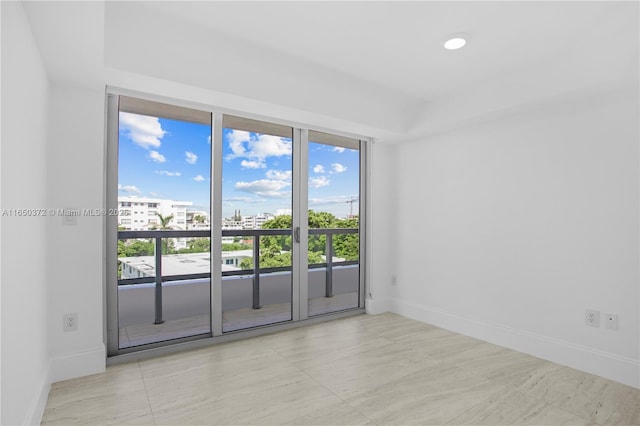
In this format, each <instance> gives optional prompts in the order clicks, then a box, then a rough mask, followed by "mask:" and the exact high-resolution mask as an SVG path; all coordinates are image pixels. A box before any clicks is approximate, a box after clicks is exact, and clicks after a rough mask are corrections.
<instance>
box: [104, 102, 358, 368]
mask: <svg viewBox="0 0 640 426" xmlns="http://www.w3.org/2000/svg"><path fill="white" fill-rule="evenodd" d="M108 106H109V120H108V127H109V129H108V162H109V168H108V170H109V173H108V182H109V183H108V190H107V205H108V206H109V208H110V211H111V210H112V211H113V212H114V215H111V216H107V218H106V222H107V223H106V225H107V243H108V247H107V253H108V256H107V308H108V309H107V313H108V315H107V317H108V318H107V320H108V321H107V322H108V324H107V336H108V339H107V343H108V348H109V351H108V352H109V355H110V356H113V355H121V354H126V353H128V352H133V351H139V350H143V349H148V348H154V347H158V346H163V345H167V344H173V343H185V342H188V341H190V340H196V339H202V338H211V339H213V340H215V339H217V338H222V337H223V336H224V335H226V334H230V333H243V332H245V331H247V330H250V329H251V330H254V329H257V328H267V327H273V326H280V327H283V326H284V327H286V326H287V324H294V323H297V322H304V321H307V320H309V319H311V318H317V317H320V316H321V315H329V314H335V313H336V312H342V311H353V312H356V311H358V310H360V311H362V308H363V307H364V277H363V275H364V274H363V268H362V267H361V259H362V256H363V253H364V250H363V240H362V235H363V233H362V224H363V220H362V219H363V209H362V207H361V206H362V203H361V200H362V190H363V188H364V186H363V179H362V178H361V176H362V165H363V164H364V161H363V155H362V146H363V144H362V142H361V141H360V140H358V139H354V138H347V137H343V136H338V135H332V134H328V133H323V132H317V131H314V130H308V129H305V128H298V127H292V126H287V125H282V124H278V123H273V122H267V121H259V120H253V119H248V118H244V117H238V116H234V115H227V114H221V113H216V112H213V111H202V110H197V109H191V108H185V107H179V106H175V105H171V104H167V103H160V102H155V101H150V100H143V99H137V98H132V97H127V96H118V95H109V97H108ZM251 333H252V334H255V332H251Z"/></svg>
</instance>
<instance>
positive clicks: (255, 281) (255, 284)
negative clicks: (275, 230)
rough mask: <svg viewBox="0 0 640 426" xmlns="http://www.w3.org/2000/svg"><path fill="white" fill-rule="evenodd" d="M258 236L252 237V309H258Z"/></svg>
mask: <svg viewBox="0 0 640 426" xmlns="http://www.w3.org/2000/svg"><path fill="white" fill-rule="evenodd" d="M260 308H261V306H260V235H259V234H257V233H256V234H254V237H253V309H260Z"/></svg>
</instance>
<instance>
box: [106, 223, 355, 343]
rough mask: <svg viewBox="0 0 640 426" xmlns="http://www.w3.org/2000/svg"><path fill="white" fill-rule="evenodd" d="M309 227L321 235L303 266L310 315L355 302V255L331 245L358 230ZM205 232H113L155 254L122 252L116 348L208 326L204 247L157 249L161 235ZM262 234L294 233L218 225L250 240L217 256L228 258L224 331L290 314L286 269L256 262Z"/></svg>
mask: <svg viewBox="0 0 640 426" xmlns="http://www.w3.org/2000/svg"><path fill="white" fill-rule="evenodd" d="M309 233H310V235H311V236H316V237H310V238H318V237H323V239H324V240H325V241H324V245H325V247H324V250H323V259H322V260H323V261H324V262H323V263H314V264H311V265H309V266H308V268H309V269H308V295H309V299H308V313H309V316H310V317H311V316H315V315H320V314H323V313H328V312H336V311H341V310H347V309H352V308H356V307H358V304H359V297H358V296H359V264H358V261H347V260H344V259H341V258H337V257H335V255H334V254H335V251H334V249H333V245H334V244H333V240H334V236H336V235H344V234H357V233H358V230H357V229H310V230H309ZM209 236H210V234H209V230H190V231H173V230H169V231H119V232H118V239H119V240H133V239H144V240H147V241H149V240H150V241H153V243H154V254H153V255H149V256H137V257H130V258H119V265H120V266H121V268H122V275H123V277H122V278H121V279H119V280H118V318H119V339H120V348H127V347H133V346H139V345H144V344H149V343H154V342H158V341H165V340H171V339H177V338H181V337H187V336H194V335H201V334H202V335H206V334H209V333H210V332H211V330H210V322H209V312H210V306H209V303H210V280H211V273H210V258H209V252H199V253H188V254H168V255H167V254H164V255H160V253H162V251H163V241H167V240H168V239H177V238H208V237H209ZM267 236H275V237H278V238H286V237H289V238H290V237H292V231H291V230H290V229H284V230H282V229H277V230H274V229H259V230H223V231H222V237H223V238H242V239H245V240H252V249H251V250H244V251H235V252H224V253H223V259H221V260H222V261H224V259H232V262H229V261H228V260H227V262H229V263H228V264H224V263H223V264H222V327H223V332H232V331H237V330H242V329H247V328H251V327H256V326H261V325H266V324H274V323H279V322H286V321H290V320H291V306H292V304H291V302H292V284H291V283H292V280H291V267H290V266H284V267H270V268H266V267H260V265H259V259H260V245H259V244H257V242H258V241H260V238H261V237H267ZM337 238H340V237H337ZM165 244H166V243H165ZM234 253H237V256H236V255H235V254H234ZM327 253H329V254H330V256H327ZM239 258H251V263H252V268H251V269H241V268H240V267H239V266H238V265H239V261H238V259H239ZM247 262H248V261H247ZM247 262H245V266H246V263H247ZM199 269H200V270H202V271H203V272H199V271H198V270H199Z"/></svg>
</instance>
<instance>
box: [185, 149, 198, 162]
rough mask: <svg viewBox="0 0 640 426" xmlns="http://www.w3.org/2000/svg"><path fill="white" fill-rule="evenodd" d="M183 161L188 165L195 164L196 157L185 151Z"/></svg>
mask: <svg viewBox="0 0 640 426" xmlns="http://www.w3.org/2000/svg"><path fill="white" fill-rule="evenodd" d="M184 161H186V162H187V163H189V164H196V161H198V156H197V155H195V154H194V153H193V152H190V151H185V153H184Z"/></svg>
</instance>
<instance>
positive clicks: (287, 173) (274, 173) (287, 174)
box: [266, 170, 291, 181]
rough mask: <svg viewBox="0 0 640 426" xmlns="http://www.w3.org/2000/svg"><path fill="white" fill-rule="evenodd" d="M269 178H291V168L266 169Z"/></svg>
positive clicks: (286, 179) (285, 179) (287, 179)
mask: <svg viewBox="0 0 640 426" xmlns="http://www.w3.org/2000/svg"><path fill="white" fill-rule="evenodd" d="M266 175H267V177H268V178H269V179H274V180H284V181H289V180H291V170H267V173H266Z"/></svg>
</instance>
